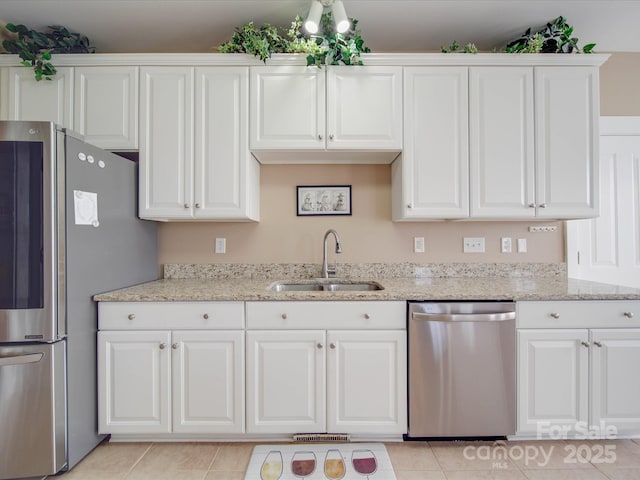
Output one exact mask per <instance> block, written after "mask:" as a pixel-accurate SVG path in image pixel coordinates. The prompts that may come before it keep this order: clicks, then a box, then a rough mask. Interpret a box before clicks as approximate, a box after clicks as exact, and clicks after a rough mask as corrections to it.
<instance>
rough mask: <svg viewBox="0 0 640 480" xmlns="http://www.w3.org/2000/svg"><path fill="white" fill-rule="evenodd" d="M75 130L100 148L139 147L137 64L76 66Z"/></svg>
mask: <svg viewBox="0 0 640 480" xmlns="http://www.w3.org/2000/svg"><path fill="white" fill-rule="evenodd" d="M74 112H75V113H74V127H73V128H74V130H75V131H77V132H78V133H80V134H82V135H83V136H84V138H85V140H86V141H87V142H89V143H92V144H93V145H96V146H98V147H100V148H106V149H110V150H125V149H134V150H136V149H137V148H138V67H122V66H115V67H76V68H75V99H74Z"/></svg>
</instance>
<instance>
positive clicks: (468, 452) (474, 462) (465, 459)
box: [429, 442, 517, 471]
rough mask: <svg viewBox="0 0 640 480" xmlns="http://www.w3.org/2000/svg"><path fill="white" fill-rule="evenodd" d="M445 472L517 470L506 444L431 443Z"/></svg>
mask: <svg viewBox="0 0 640 480" xmlns="http://www.w3.org/2000/svg"><path fill="white" fill-rule="evenodd" d="M429 445H430V446H431V450H432V451H433V453H434V455H435V457H436V459H437V460H438V463H439V464H440V467H441V468H442V470H444V471H449V470H450V471H458V470H509V469H517V468H516V467H515V465H514V464H513V463H512V462H511V461H510V459H509V456H508V450H506V447H505V446H504V444H496V443H495V442H455V443H453V442H429Z"/></svg>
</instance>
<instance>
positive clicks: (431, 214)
mask: <svg viewBox="0 0 640 480" xmlns="http://www.w3.org/2000/svg"><path fill="white" fill-rule="evenodd" d="M467 84H468V80H467V68H466V67H407V68H405V69H404V148H403V153H402V155H401V156H400V157H398V158H397V159H396V160H395V161H394V162H393V165H392V182H393V186H392V188H393V219H394V220H396V221H398V220H409V221H411V220H423V219H455V218H466V217H468V216H469V139H468V130H469V126H468V123H469V112H468V91H467V90H468V85H467Z"/></svg>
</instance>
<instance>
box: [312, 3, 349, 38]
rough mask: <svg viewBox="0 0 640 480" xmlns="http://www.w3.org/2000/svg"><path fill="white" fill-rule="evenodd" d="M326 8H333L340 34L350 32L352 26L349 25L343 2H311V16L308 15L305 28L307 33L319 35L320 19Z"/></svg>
mask: <svg viewBox="0 0 640 480" xmlns="http://www.w3.org/2000/svg"><path fill="white" fill-rule="evenodd" d="M325 7H331V12H332V13H333V19H334V21H335V23H336V30H337V31H338V33H344V32H346V31H347V30H349V27H350V26H351V24H350V23H349V18H348V17H347V12H346V10H345V9H344V4H343V3H342V0H311V7H310V8H309V15H307V20H306V21H305V22H304V28H305V29H306V30H307V32H309V33H311V34H314V33H318V30H320V19H321V17H322V12H323V11H324V8H325Z"/></svg>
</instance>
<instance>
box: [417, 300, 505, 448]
mask: <svg viewBox="0 0 640 480" xmlns="http://www.w3.org/2000/svg"><path fill="white" fill-rule="evenodd" d="M515 318H516V313H515V303H511V302H456V303H439V302H438V303H436V302H410V303H409V317H408V322H409V325H408V335H407V336H408V342H409V366H408V370H409V382H408V384H409V434H408V435H407V437H408V438H409V439H411V438H424V437H431V438H434V437H447V438H451V437H459V438H462V437H472V438H483V437H504V436H507V435H511V434H514V433H515V423H516V353H515V350H516V347H515V343H516V333H515Z"/></svg>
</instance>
